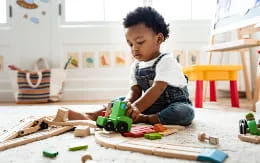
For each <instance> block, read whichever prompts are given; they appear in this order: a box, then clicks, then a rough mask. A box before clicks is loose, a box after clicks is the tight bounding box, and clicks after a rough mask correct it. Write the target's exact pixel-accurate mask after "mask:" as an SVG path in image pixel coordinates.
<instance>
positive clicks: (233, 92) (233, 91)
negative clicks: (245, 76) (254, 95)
mask: <svg viewBox="0 0 260 163" xmlns="http://www.w3.org/2000/svg"><path fill="white" fill-rule="evenodd" d="M230 98H231V104H232V107H237V108H239V95H238V91H237V81H236V80H230Z"/></svg>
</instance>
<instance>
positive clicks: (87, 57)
mask: <svg viewBox="0 0 260 163" xmlns="http://www.w3.org/2000/svg"><path fill="white" fill-rule="evenodd" d="M82 58H83V60H82V61H83V67H84V68H93V67H95V59H94V52H83V55H82Z"/></svg>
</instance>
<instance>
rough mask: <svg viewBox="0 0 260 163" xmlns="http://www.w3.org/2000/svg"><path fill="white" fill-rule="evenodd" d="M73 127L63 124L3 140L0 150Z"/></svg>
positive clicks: (53, 134)
mask: <svg viewBox="0 0 260 163" xmlns="http://www.w3.org/2000/svg"><path fill="white" fill-rule="evenodd" d="M72 128H74V127H73V126H65V127H51V128H49V129H45V130H42V131H40V132H37V133H33V134H31V135H27V136H23V137H18V138H15V139H12V140H7V141H4V142H1V143H0V151H3V150H6V149H9V148H13V147H17V146H20V145H24V144H28V143H31V142H34V141H38V140H42V139H46V138H49V137H52V136H56V135H59V134H62V133H64V132H67V131H69V130H71V129H72Z"/></svg>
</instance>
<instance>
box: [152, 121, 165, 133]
mask: <svg viewBox="0 0 260 163" xmlns="http://www.w3.org/2000/svg"><path fill="white" fill-rule="evenodd" d="M153 129H154V130H155V131H156V132H163V131H165V130H166V128H165V127H164V126H163V125H162V124H160V123H157V124H154V125H153Z"/></svg>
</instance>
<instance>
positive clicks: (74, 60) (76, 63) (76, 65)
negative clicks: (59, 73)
mask: <svg viewBox="0 0 260 163" xmlns="http://www.w3.org/2000/svg"><path fill="white" fill-rule="evenodd" d="M67 56H68V59H69V58H70V57H72V59H71V62H70V64H69V65H68V68H69V69H75V68H79V53H78V52H68V54H67Z"/></svg>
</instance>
